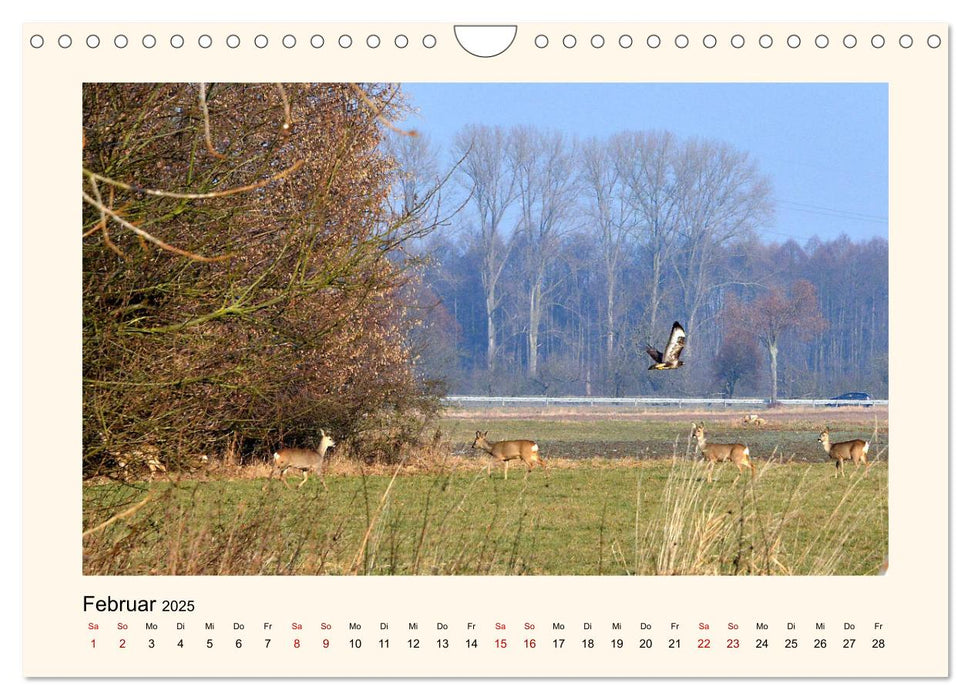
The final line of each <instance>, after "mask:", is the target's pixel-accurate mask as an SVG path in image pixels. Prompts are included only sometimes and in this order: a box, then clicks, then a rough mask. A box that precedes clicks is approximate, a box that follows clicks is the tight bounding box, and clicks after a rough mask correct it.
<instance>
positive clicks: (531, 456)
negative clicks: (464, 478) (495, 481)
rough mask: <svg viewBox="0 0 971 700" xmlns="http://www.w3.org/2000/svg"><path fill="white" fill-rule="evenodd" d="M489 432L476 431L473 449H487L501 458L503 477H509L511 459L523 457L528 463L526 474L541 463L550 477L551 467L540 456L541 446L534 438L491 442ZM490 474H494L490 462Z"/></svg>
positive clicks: (488, 472) (488, 469)
mask: <svg viewBox="0 0 971 700" xmlns="http://www.w3.org/2000/svg"><path fill="white" fill-rule="evenodd" d="M488 434H489V432H488V431H486V432H484V433H480V432H479V431H478V430H476V431H475V442H473V443H472V448H473V449H479V450H485V451H486V452H488V453H489V454H491V455H492V456H493V457H495V458H496V459H501V460H502V462H503V467H504V469H503V473H502V478H503V479H507V478H508V477H509V460H511V459H521V460H522V461H523V462H525V464H526V474H527V475H528V474H529V472H531V471H532V470H533V465H534V464H535V463H537V462H538V463H539V464H541V465H542V466H543V469H544V470H546V478H549V475H550V468H549V467H548V466H547V465H546V462H544V461H543V460H542V459H540V457H539V447H537V445H536V443H535V442H533V441H532V440H500V441H498V442H489V441H488V440H486V435H488ZM486 473H487V474H488V475H489V476H492V463H491V462H490V463H489V466H488V467H487V472H486Z"/></svg>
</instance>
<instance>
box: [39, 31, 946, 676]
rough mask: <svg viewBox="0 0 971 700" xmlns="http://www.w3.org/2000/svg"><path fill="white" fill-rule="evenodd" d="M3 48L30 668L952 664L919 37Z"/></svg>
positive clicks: (309, 40) (665, 670) (942, 153)
mask: <svg viewBox="0 0 971 700" xmlns="http://www.w3.org/2000/svg"><path fill="white" fill-rule="evenodd" d="M22 30H23V31H22V47H23V48H22V57H23V129H22V144H23V172H22V187H23V230H22V240H23V300H24V302H23V304H24V306H23V347H24V355H23V387H24V392H23V427H24V432H23V434H24V446H25V449H24V457H23V533H24V535H23V581H24V586H23V601H22V604H23V672H24V675H25V676H28V677H122V676H124V677H287V678H288V677H343V678H348V677H349V678H383V677H424V678H429V677H431V678H439V677H456V678H483V677H494V678H509V677H520V678H533V677H536V678H565V677H586V678H589V677H603V678H617V677H631V678H636V677H667V678H671V677H673V678H705V677H716V678H726V677H747V678H762V677H779V678H793V677H808V676H813V677H830V678H832V677H869V678H873V677H902V678H911V677H931V678H933V677H946V676H947V675H948V673H949V665H948V638H949V627H948V596H949V590H948V570H949V569H948V566H949V563H948V542H949V532H948V387H947V377H948V366H949V365H948V363H949V357H948V347H949V344H948V338H949V330H948V206H949V203H948V167H949V165H948V128H949V125H948V113H949V112H948V109H949V108H948V81H949V77H948V54H949V50H950V48H949V34H948V27H947V26H946V25H944V24H931V23H885V24H879V23H755V22H747V23H745V22H742V23H704V22H692V23H676V22H665V23H656V24H648V23H603V24H597V23H582V22H577V23H570V22H550V23H542V22H535V23H518V24H505V25H474V24H464V25H456V24H447V23H431V24H425V23H418V22H412V23H398V24H395V23H367V22H362V23H343V24H339V23H319V24H314V23H293V24H288V23H260V24H248V23H239V24H233V23H177V22H176V23H117V24H108V23H86V24H72V23H56V22H54V23H45V24H39V23H38V24H26V25H24V26H23V27H22ZM75 177H77V178H78V179H77V180H75V179H74V178H75ZM72 240H73V241H75V242H74V243H70V241H72ZM55 441H56V442H57V443H58V444H59V445H60V447H58V449H57V450H56V451H54V454H56V455H57V457H56V459H48V460H41V458H40V456H41V454H43V453H42V452H41V451H40V449H33V448H32V446H33V447H37V446H39V445H46V444H51V443H54V442H55Z"/></svg>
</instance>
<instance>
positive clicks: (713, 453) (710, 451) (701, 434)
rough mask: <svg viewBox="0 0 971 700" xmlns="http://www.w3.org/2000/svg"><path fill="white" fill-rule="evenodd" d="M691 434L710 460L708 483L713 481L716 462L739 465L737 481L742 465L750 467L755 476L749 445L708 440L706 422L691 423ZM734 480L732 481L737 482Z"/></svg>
mask: <svg viewBox="0 0 971 700" xmlns="http://www.w3.org/2000/svg"><path fill="white" fill-rule="evenodd" d="M691 436H692V437H693V438H694V439H695V440H697V441H698V449H699V450H701V454H702V455H704V457H705V459H706V460H707V461H708V483H709V484H710V483H711V479H712V475H713V473H714V471H715V462H729V461H730V462H732V463H734V464H735V466H736V467H738V476H737V477H735V482H737V481H738V480H739V478H740V477H741V476H742V474H743V471H742V467H748V468H749V469H751V470H752V478H753V479H754V478H755V465H754V464H752V462H751V461H750V460H749V451H748V447H746V446H745V445H741V444H739V443H737V442H736V443H732V444H718V443H714V442H708V440H707V439H706V438H705V424H704V423H699V424H698V425H695V424H694V423H692V424H691ZM735 482H732V483H735Z"/></svg>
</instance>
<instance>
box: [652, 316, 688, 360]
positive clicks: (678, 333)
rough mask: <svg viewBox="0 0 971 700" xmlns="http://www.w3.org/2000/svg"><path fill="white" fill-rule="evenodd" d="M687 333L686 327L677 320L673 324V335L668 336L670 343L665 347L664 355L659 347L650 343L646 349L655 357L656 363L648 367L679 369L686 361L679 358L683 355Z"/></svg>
mask: <svg viewBox="0 0 971 700" xmlns="http://www.w3.org/2000/svg"><path fill="white" fill-rule="evenodd" d="M686 337H687V334H685V332H684V328H682V327H681V324H680V323H678V322H677V321H675V322H674V325H673V326H671V336H670V337H669V338H668V345H667V347H666V348H664V355H661V353H660V352H658V349H657V348H656V347H654V346H653V345H648V346H647V347H646V348H645V350H647V354H648V355H650V356H651V357H652V358H653V359H654V364H653V365H651V366H650V367H648V369H677V368H678V367H680V366H681V365H683V364H684V363H683V362H682V361H681V360H679V359H678V357H679V356H680V355H681V351H682V350H684V341H685V338H686Z"/></svg>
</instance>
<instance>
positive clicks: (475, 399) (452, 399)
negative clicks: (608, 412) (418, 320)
mask: <svg viewBox="0 0 971 700" xmlns="http://www.w3.org/2000/svg"><path fill="white" fill-rule="evenodd" d="M445 402H446V403H449V404H455V405H460V406H461V405H467V404H498V405H500V406H511V405H515V404H533V405H536V404H539V405H543V406H575V405H585V406H698V405H703V406H726V407H727V406H761V407H762V408H765V407H766V406H768V404H769V400H768V399H760V398H748V399H721V398H708V399H705V398H701V399H699V398H660V397H655V396H630V397H619V398H612V397H609V396H446V397H445ZM779 403H780V404H782V405H783V406H811V407H813V408H816V407H819V406H822V407H826V406H830V405H838V406H871V405H873V406H886V405H887V404H888V401H887V399H864V400H859V399H853V400H846V399H840V400H839V401H835V400H833V399H779Z"/></svg>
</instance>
